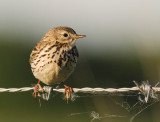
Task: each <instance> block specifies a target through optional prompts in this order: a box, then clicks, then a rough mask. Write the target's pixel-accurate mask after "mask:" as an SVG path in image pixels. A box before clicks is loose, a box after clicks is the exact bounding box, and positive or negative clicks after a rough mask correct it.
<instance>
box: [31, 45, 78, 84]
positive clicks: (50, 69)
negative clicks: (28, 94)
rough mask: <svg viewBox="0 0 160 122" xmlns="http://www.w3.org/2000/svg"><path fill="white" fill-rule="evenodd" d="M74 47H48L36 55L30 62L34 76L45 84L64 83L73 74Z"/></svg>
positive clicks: (75, 53)
mask: <svg viewBox="0 0 160 122" xmlns="http://www.w3.org/2000/svg"><path fill="white" fill-rule="evenodd" d="M76 51H77V49H76V47H73V48H72V49H67V48H66V47H62V46H56V45H50V46H46V47H45V48H44V49H43V50H41V51H40V52H39V53H38V54H37V56H36V57H37V58H36V59H35V60H33V61H32V62H31V67H32V72H33V74H34V76H35V77H36V78H37V79H39V80H41V81H42V82H43V83H45V84H48V85H50V84H56V83H60V82H64V80H66V78H67V77H68V76H69V75H70V74H71V73H72V72H73V70H74V68H75V66H76V63H77V58H78V55H77V54H78V52H76Z"/></svg>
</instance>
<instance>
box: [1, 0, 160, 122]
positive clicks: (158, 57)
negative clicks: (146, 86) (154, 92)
mask: <svg viewBox="0 0 160 122" xmlns="http://www.w3.org/2000/svg"><path fill="white" fill-rule="evenodd" d="M159 5H160V2H159V1H154V0H152V1H149V0H142V1H138V0H134V1H126V0H119V1H114V0H113V1H111V0H94V1H93V0H87V1H86V0H81V1H75V0H67V1H66V0H45V1H39V0H34V1H31V0H26V1H21V0H14V1H12V0H1V1H0V56H1V58H0V59H1V60H0V88H19V87H26V86H31V85H33V84H36V83H37V79H35V78H34V76H33V75H32V72H31V69H30V65H29V56H30V53H31V51H32V49H33V48H34V46H35V45H36V43H37V42H38V41H39V40H40V39H41V38H42V37H43V36H44V34H45V33H46V32H47V31H48V30H49V29H50V28H52V27H55V26H69V27H72V28H73V29H74V30H75V31H76V32H77V33H78V34H82V35H87V37H86V38H84V39H80V40H78V41H77V43H76V45H77V47H78V50H79V54H80V58H79V60H78V64H77V67H76V70H75V72H74V73H73V74H72V75H71V77H70V78H69V79H68V80H67V81H68V82H66V83H67V84H68V85H70V86H72V87H73V88H76V87H77V88H82V87H102V88H112V87H113V88H119V87H132V86H134V84H133V82H132V81H133V80H136V81H138V82H141V81H143V80H149V81H150V83H151V84H153V85H154V84H156V83H157V82H158V81H159V80H160V41H159V40H160V34H159V33H160V14H159V13H160V7H159ZM80 96H81V97H79V98H77V99H76V101H74V102H71V101H69V103H68V104H67V102H66V101H65V100H63V97H64V96H63V95H62V94H57V95H56V96H54V94H53V96H52V98H51V99H50V100H49V101H44V100H41V102H42V107H40V106H39V102H38V100H35V99H34V98H33V97H32V91H30V92H23V93H0V121H1V122H43V121H55V122H81V121H84V122H89V121H90V120H91V119H92V118H91V117H90V114H89V113H90V112H91V111H96V112H98V113H99V114H100V116H102V117H103V116H104V114H110V115H122V116H125V117H122V118H119V117H106V118H102V119H100V120H95V121H98V122H99V121H101V122H128V121H129V119H130V118H131V116H133V115H134V114H135V113H136V112H137V111H136V110H135V111H132V112H128V111H127V110H125V109H124V108H123V107H122V105H123V103H126V102H127V103H128V104H129V105H131V106H132V105H134V104H135V103H136V102H137V101H138V100H137V97H120V96H118V97H113V96H101V95H98V96H94V95H87V94H81V95H80ZM117 103H119V104H120V105H119V104H117ZM159 108H160V105H159V103H156V104H154V105H153V106H151V107H149V108H148V109H146V110H145V111H144V112H143V113H141V114H140V115H138V117H137V118H136V119H135V120H134V121H135V122H144V121H145V122H159V120H160V116H159V112H160V110H159ZM83 112H88V113H83ZM72 113H81V114H78V115H74V116H69V115H70V114H72Z"/></svg>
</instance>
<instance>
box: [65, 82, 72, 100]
mask: <svg viewBox="0 0 160 122" xmlns="http://www.w3.org/2000/svg"><path fill="white" fill-rule="evenodd" d="M64 87H65V92H64V93H65V94H66V98H67V103H68V100H69V99H70V98H71V93H72V92H73V89H72V88H71V87H69V86H67V85H64Z"/></svg>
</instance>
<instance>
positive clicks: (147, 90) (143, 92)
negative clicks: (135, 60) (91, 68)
mask: <svg viewBox="0 0 160 122" xmlns="http://www.w3.org/2000/svg"><path fill="white" fill-rule="evenodd" d="M133 82H134V84H135V85H136V86H135V87H131V88H89V87H85V88H73V91H74V93H90V94H114V95H118V94H123V93H127V94H129V93H134V92H138V99H139V100H140V101H141V102H145V103H147V102H148V100H149V99H150V98H151V99H156V98H157V97H156V93H157V92H160V87H157V86H158V85H159V82H158V83H157V84H156V85H155V86H154V87H152V86H151V85H150V84H149V82H148V81H143V82H142V84H141V85H139V84H138V83H137V82H136V81H133ZM43 89H44V93H45V95H44V94H42V96H41V97H42V98H43V99H45V100H48V99H49V97H50V93H51V92H60V93H64V92H65V89H64V88H52V87H50V86H44V87H43ZM31 90H34V87H22V88H0V92H26V91H31ZM38 92H42V91H41V89H39V90H38ZM142 96H143V97H142Z"/></svg>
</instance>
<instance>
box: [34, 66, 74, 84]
mask: <svg viewBox="0 0 160 122" xmlns="http://www.w3.org/2000/svg"><path fill="white" fill-rule="evenodd" d="M75 67H76V63H71V64H70V63H68V64H67V66H66V65H64V66H63V67H62V68H60V67H59V66H58V65H57V64H56V63H51V64H47V65H46V66H44V68H43V70H42V71H39V72H34V73H33V74H34V76H35V77H36V78H37V79H39V80H40V81H41V82H43V83H45V84H47V85H54V84H59V83H61V82H64V81H65V80H66V79H67V78H68V77H69V76H70V75H71V73H72V72H73V70H74V69H75Z"/></svg>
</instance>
